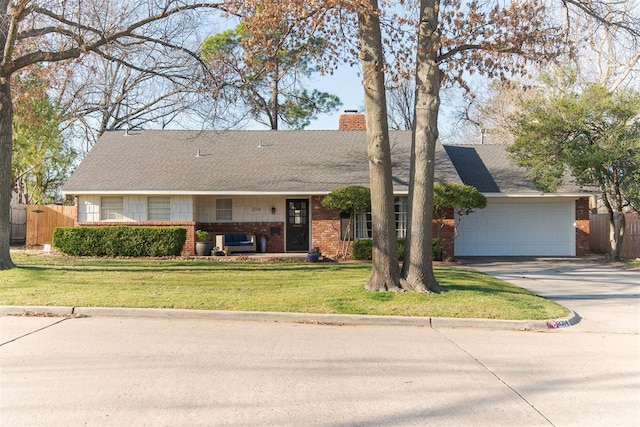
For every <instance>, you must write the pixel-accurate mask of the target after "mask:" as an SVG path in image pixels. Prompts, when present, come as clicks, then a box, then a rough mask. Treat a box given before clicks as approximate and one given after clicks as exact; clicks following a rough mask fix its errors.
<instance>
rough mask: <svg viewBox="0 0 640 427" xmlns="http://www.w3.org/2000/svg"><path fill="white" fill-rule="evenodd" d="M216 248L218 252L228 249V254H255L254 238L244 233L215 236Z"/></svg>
mask: <svg viewBox="0 0 640 427" xmlns="http://www.w3.org/2000/svg"><path fill="white" fill-rule="evenodd" d="M216 246H217V247H219V248H220V250H223V249H225V247H228V248H229V251H230V252H255V251H256V236H255V235H253V234H245V233H225V234H217V235H216Z"/></svg>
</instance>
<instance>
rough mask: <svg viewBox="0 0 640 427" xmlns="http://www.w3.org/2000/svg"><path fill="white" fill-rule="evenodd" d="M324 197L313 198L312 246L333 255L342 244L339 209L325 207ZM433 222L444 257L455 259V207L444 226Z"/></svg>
mask: <svg viewBox="0 0 640 427" xmlns="http://www.w3.org/2000/svg"><path fill="white" fill-rule="evenodd" d="M322 198H323V197H322V196H314V197H312V198H311V215H312V222H311V224H312V230H311V233H312V236H313V240H312V244H311V247H315V246H318V247H320V250H321V251H322V253H323V254H327V255H329V256H331V255H334V254H336V253H338V249H339V245H340V219H339V218H338V211H337V210H335V209H327V208H324V207H323V206H322V205H321V204H320V203H321V201H322ZM432 224H433V226H432V232H433V237H438V232H439V233H440V234H439V237H440V249H441V250H442V259H445V260H447V259H453V248H454V238H453V236H454V229H453V209H451V210H450V211H449V212H447V215H446V219H445V220H444V221H443V224H442V227H440V225H439V224H438V222H437V221H435V220H434V221H433V223H432Z"/></svg>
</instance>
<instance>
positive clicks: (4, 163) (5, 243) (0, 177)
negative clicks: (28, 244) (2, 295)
mask: <svg viewBox="0 0 640 427" xmlns="http://www.w3.org/2000/svg"><path fill="white" fill-rule="evenodd" d="M12 118H13V110H12V106H11V87H10V77H0V270H8V269H10V268H13V267H15V264H14V263H13V261H12V260H11V253H10V252H9V244H10V240H11V236H10V231H11V226H10V225H9V210H10V209H11V184H12V180H11V153H12V146H13V135H12V129H11V122H12Z"/></svg>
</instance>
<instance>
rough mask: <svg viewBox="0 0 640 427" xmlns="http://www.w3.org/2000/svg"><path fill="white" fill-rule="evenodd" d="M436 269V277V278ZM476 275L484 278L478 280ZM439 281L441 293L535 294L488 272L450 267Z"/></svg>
mask: <svg viewBox="0 0 640 427" xmlns="http://www.w3.org/2000/svg"><path fill="white" fill-rule="evenodd" d="M438 276H439V275H438V271H437V270H436V278H438ZM478 276H481V277H482V278H483V279H484V280H483V281H482V282H479V281H478ZM443 279H444V280H441V281H440V285H441V286H442V293H447V292H453V291H460V292H475V293H481V294H518V295H535V294H533V293H532V292H530V291H528V290H526V289H524V288H521V287H519V286H516V285H514V284H512V283H508V282H505V281H502V280H500V279H497V278H495V277H492V276H490V275H488V274H484V273H479V272H476V271H470V270H460V269H450V270H447V274H446V277H444V278H443Z"/></svg>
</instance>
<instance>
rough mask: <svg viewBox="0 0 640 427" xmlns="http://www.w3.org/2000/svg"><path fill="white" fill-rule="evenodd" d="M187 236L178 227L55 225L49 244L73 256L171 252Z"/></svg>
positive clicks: (160, 253)
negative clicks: (51, 243) (51, 240)
mask: <svg viewBox="0 0 640 427" xmlns="http://www.w3.org/2000/svg"><path fill="white" fill-rule="evenodd" d="M186 238H187V230H186V229H184V228H181V227H125V226H114V227H57V228H55V229H54V230H53V246H54V247H55V248H56V249H58V250H59V251H60V252H63V253H65V254H68V255H76V256H112V257H115V256H130V257H144V256H174V255H180V251H181V250H182V247H183V246H184V242H185V240H186Z"/></svg>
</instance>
